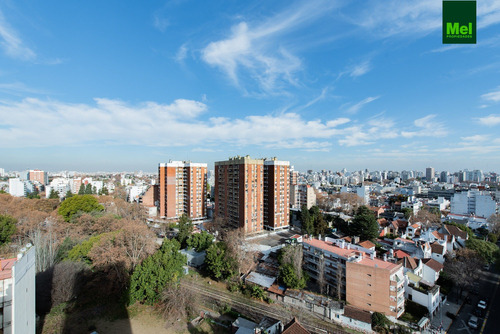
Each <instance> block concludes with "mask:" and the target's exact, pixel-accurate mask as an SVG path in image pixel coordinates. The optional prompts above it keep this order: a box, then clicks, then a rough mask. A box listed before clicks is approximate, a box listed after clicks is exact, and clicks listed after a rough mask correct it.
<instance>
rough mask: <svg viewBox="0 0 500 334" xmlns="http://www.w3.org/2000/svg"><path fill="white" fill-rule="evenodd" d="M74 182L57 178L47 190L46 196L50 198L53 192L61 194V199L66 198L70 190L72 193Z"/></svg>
mask: <svg viewBox="0 0 500 334" xmlns="http://www.w3.org/2000/svg"><path fill="white" fill-rule="evenodd" d="M72 183H73V180H69V179H66V178H63V177H56V178H55V179H53V180H52V181H51V182H50V185H49V186H47V187H46V188H45V196H46V197H47V198H49V196H50V193H51V191H52V190H54V191H55V192H57V193H58V194H59V197H61V198H62V197H64V196H65V195H66V193H67V192H68V190H70V191H71V184H72Z"/></svg>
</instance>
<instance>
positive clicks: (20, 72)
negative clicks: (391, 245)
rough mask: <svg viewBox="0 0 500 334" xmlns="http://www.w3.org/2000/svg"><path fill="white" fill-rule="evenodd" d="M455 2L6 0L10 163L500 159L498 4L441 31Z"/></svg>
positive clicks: (349, 163) (6, 157)
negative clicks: (471, 37)
mask: <svg viewBox="0 0 500 334" xmlns="http://www.w3.org/2000/svg"><path fill="white" fill-rule="evenodd" d="M441 6H442V2H441V1H418V2H401V1H390V2H383V3H382V2H378V1H367V2H364V3H363V4H357V3H353V2H344V1H342V2H340V1H309V2H299V1H294V2H284V1H281V2H273V3H262V2H258V1H253V2H249V3H244V4H228V3H219V2H211V3H204V4H203V5H201V6H193V3H192V2H191V1H164V2H155V3H141V4H127V5H124V4H123V3H122V2H119V1H110V2H106V3H100V2H87V3H85V4H76V3H59V4H58V5H57V6H54V7H50V6H44V5H43V4H41V3H29V4H28V3H16V2H10V1H8V2H4V3H2V4H0V141H1V142H2V147H1V148H0V156H1V159H0V167H1V168H5V169H6V170H26V169H34V168H39V169H42V170H47V171H56V170H82V171H98V170H103V171H113V170H114V171H118V170H122V171H123V170H127V171H134V170H144V171H148V172H154V171H155V169H156V168H157V165H158V163H160V162H167V161H169V160H191V161H200V162H205V163H207V164H208V166H209V167H208V168H209V169H212V168H213V164H214V162H215V161H219V160H225V159H227V158H228V157H231V156H236V155H243V156H244V155H247V154H248V155H250V156H251V157H253V158H261V157H274V156H276V157H278V158H279V159H280V160H285V161H290V164H291V165H293V166H295V168H296V169H297V170H307V169H313V170H321V169H329V170H340V169H342V168H344V167H345V168H347V169H349V170H359V169H365V168H368V169H369V170H405V169H406V170H408V169H412V170H422V171H425V168H427V167H429V166H433V167H434V168H435V170H436V171H442V170H448V171H458V170H460V169H466V168H467V169H469V170H473V169H482V170H483V171H494V170H496V169H498V166H500V154H499V153H500V135H499V133H500V131H499V128H500V80H498V78H499V77H500V75H499V72H500V59H499V58H498V53H499V52H498V51H499V48H500V37H499V36H498V33H497V31H498V24H499V23H500V3H498V2H495V1H481V2H478V3H477V14H478V16H477V22H478V33H477V35H478V40H477V44H476V45H443V44H442V41H441Z"/></svg>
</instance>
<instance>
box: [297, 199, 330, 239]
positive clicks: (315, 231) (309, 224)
mask: <svg viewBox="0 0 500 334" xmlns="http://www.w3.org/2000/svg"><path fill="white" fill-rule="evenodd" d="M300 220H301V224H302V230H303V231H304V232H305V233H307V234H309V235H320V234H321V235H324V234H325V233H326V231H327V229H328V224H327V222H326V220H325V217H324V215H323V214H322V213H321V211H320V209H319V207H318V206H316V205H315V206H312V207H311V208H310V209H309V210H308V209H307V206H305V205H303V206H302V208H301V211H300Z"/></svg>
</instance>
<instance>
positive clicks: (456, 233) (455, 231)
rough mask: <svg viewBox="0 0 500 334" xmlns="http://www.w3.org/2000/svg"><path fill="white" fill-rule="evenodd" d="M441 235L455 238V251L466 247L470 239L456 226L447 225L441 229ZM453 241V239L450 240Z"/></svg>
mask: <svg viewBox="0 0 500 334" xmlns="http://www.w3.org/2000/svg"><path fill="white" fill-rule="evenodd" d="M440 231H441V233H443V234H444V235H448V236H453V240H454V241H453V249H454V250H455V249H459V248H463V247H465V241H466V240H467V239H469V235H468V234H467V232H465V231H462V230H461V229H459V228H458V227H456V226H455V225H448V224H445V225H443V227H442V228H441V230H440ZM450 241H451V239H450Z"/></svg>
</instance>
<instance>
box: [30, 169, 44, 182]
mask: <svg viewBox="0 0 500 334" xmlns="http://www.w3.org/2000/svg"><path fill="white" fill-rule="evenodd" d="M28 180H30V181H37V182H40V184H43V185H46V184H48V183H49V176H48V174H47V173H46V172H44V171H43V170H39V169H32V170H30V171H29V172H28Z"/></svg>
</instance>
